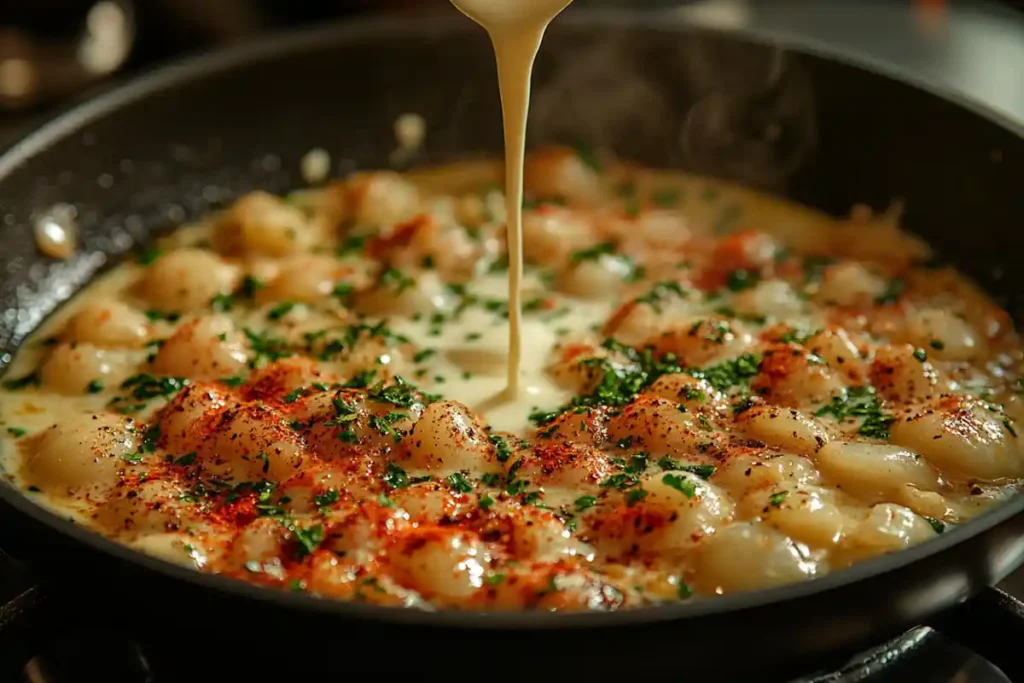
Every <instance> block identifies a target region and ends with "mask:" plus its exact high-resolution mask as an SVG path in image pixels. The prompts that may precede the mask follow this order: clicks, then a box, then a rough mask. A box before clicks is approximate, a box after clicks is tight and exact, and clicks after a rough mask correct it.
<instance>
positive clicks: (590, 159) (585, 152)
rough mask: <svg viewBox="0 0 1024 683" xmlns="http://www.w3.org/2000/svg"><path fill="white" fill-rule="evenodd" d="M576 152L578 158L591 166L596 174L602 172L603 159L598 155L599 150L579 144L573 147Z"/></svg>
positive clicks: (585, 144) (582, 143) (588, 145)
mask: <svg viewBox="0 0 1024 683" xmlns="http://www.w3.org/2000/svg"><path fill="white" fill-rule="evenodd" d="M573 148H574V149H575V150H576V156H577V157H579V160H580V161H582V162H583V163H584V164H585V165H587V166H589V167H590V168H591V169H592V170H593V171H594V172H595V173H600V172H601V159H600V157H598V155H597V150H596V149H594V146H593V145H590V144H588V143H585V142H578V143H576V144H575V145H573Z"/></svg>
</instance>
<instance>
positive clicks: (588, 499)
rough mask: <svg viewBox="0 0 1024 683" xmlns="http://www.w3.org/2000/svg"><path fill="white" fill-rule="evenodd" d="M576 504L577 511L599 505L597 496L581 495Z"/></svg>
mask: <svg viewBox="0 0 1024 683" xmlns="http://www.w3.org/2000/svg"><path fill="white" fill-rule="evenodd" d="M573 504H574V505H575V506H576V512H583V511H584V510H589V509H590V508H592V507H594V506H595V505H597V497H596V496H580V497H579V498H577V499H576V500H575V502H574V503H573Z"/></svg>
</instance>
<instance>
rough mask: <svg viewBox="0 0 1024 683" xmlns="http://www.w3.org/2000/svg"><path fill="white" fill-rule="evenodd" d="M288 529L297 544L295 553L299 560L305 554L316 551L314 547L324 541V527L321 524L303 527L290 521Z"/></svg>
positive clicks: (317, 546)
mask: <svg viewBox="0 0 1024 683" xmlns="http://www.w3.org/2000/svg"><path fill="white" fill-rule="evenodd" d="M289 530H290V531H291V532H292V537H293V538H294V540H295V542H296V544H297V547H296V554H297V555H298V557H299V559H300V560H301V559H302V558H303V557H305V556H306V555H309V554H310V553H313V552H316V549H317V548H319V547H320V544H321V543H323V542H324V527H323V525H322V524H317V525H315V526H311V527H309V528H307V529H303V528H302V527H299V526H296V525H295V524H294V523H292V524H291V525H290V526H289Z"/></svg>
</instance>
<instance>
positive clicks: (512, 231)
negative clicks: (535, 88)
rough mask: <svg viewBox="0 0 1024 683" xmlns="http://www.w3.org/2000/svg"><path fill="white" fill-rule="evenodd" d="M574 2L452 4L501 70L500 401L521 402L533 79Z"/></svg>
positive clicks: (464, 0)
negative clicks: (504, 310)
mask: <svg viewBox="0 0 1024 683" xmlns="http://www.w3.org/2000/svg"><path fill="white" fill-rule="evenodd" d="M571 1H572V0H452V4H454V5H455V6H456V7H457V8H458V9H459V10H460V11H461V12H462V13H463V14H465V15H466V16H468V17H469V18H471V19H473V21H475V22H477V23H478V24H480V25H481V26H482V27H483V28H484V29H485V30H486V31H487V33H488V34H489V35H490V37H491V43H492V44H493V45H494V56H495V59H496V61H497V65H498V87H499V89H500V90H501V109H502V119H503V122H504V126H505V202H506V209H507V215H508V223H507V229H506V230H507V241H508V262H509V268H508V321H509V342H508V343H509V345H508V384H507V387H506V390H505V394H504V396H502V397H498V400H499V401H500V400H504V401H510V402H514V401H515V400H516V399H517V398H518V396H519V383H520V382H519V374H520V365H521V363H522V356H523V348H522V329H521V327H522V316H523V306H522V279H523V159H524V156H525V147H526V118H527V112H528V111H529V108H530V77H531V75H532V73H533V62H534V59H535V58H536V57H537V51H538V50H539V49H540V43H541V40H542V39H543V37H544V31H545V29H547V26H548V24H549V23H551V20H552V19H554V18H555V17H556V16H558V14H559V13H560V12H561V11H562V10H564V9H565V8H566V7H567V6H568V5H569V3H570V2H571Z"/></svg>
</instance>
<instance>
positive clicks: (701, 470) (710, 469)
mask: <svg viewBox="0 0 1024 683" xmlns="http://www.w3.org/2000/svg"><path fill="white" fill-rule="evenodd" d="M658 467H660V468H661V469H662V470H664V471H676V472H679V471H681V472H689V473H690V474H696V475H697V476H698V477H700V478H701V479H710V478H711V475H713V474H714V473H715V466H714V465H685V464H683V463H681V462H679V461H678V460H673V459H672V458H661V459H660V460H658Z"/></svg>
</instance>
